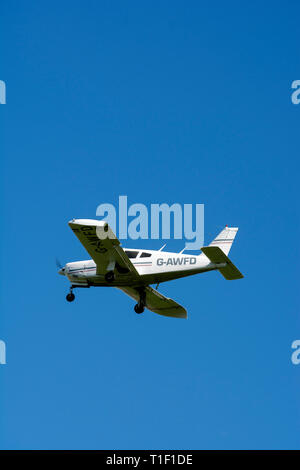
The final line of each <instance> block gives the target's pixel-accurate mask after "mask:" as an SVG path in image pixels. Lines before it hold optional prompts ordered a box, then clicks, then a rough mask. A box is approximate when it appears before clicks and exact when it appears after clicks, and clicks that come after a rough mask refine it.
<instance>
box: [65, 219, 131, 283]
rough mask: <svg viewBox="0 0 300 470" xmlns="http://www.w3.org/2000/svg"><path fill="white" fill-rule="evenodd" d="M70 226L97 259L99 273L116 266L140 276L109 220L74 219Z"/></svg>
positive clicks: (125, 271)
mask: <svg viewBox="0 0 300 470" xmlns="http://www.w3.org/2000/svg"><path fill="white" fill-rule="evenodd" d="M69 226H70V228H71V229H72V230H73V232H74V233H75V235H76V237H77V238H78V239H79V241H80V242H81V243H82V245H83V246H84V248H85V249H86V251H87V252H88V253H89V255H90V256H91V258H93V260H94V261H95V263H96V265H97V274H105V273H106V272H107V271H109V270H114V268H115V267H116V268H117V270H118V271H119V272H121V273H130V274H131V275H132V276H133V277H134V278H138V277H140V275H139V273H138V272H137V270H136V269H135V267H134V266H133V264H132V262H131V261H130V259H129V258H128V256H127V255H126V253H125V251H124V250H123V248H122V247H121V244H120V241H119V240H118V239H117V237H116V236H115V234H114V233H113V231H112V230H111V228H110V227H109V225H108V223H107V222H105V221H104V220H91V219H73V220H71V221H70V222H69Z"/></svg>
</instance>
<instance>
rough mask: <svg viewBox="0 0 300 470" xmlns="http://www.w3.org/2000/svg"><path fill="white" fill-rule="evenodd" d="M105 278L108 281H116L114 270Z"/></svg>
mask: <svg viewBox="0 0 300 470" xmlns="http://www.w3.org/2000/svg"><path fill="white" fill-rule="evenodd" d="M104 277H105V280H106V282H108V283H111V282H114V280H115V274H114V272H113V271H109V272H108V273H106V274H105V276H104Z"/></svg>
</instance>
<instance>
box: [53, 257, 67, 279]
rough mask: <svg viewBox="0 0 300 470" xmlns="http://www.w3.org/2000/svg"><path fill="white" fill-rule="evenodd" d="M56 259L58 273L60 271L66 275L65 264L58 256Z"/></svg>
mask: <svg viewBox="0 0 300 470" xmlns="http://www.w3.org/2000/svg"><path fill="white" fill-rule="evenodd" d="M55 261H56V266H57V268H58V273H59V274H62V275H65V268H64V266H63V265H62V264H61V262H60V261H59V259H58V258H56V260H55Z"/></svg>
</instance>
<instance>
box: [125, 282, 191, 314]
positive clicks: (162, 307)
mask: <svg viewBox="0 0 300 470" xmlns="http://www.w3.org/2000/svg"><path fill="white" fill-rule="evenodd" d="M119 289H121V290H122V291H123V292H125V294H127V295H129V296H130V297H132V298H133V299H135V300H136V301H137V302H138V301H139V299H140V294H139V291H138V289H135V288H134V287H128V286H126V287H119ZM145 292H146V299H145V300H146V307H147V308H148V309H149V310H151V312H154V313H158V314H159V315H164V316H166V317H176V318H187V312H186V310H185V308H183V307H182V306H181V305H179V304H178V303H177V302H175V301H174V300H172V299H169V298H167V297H165V296H164V295H162V294H161V293H160V292H158V291H157V290H155V289H153V288H152V287H150V286H147V287H145Z"/></svg>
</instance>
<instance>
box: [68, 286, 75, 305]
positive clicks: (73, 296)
mask: <svg viewBox="0 0 300 470" xmlns="http://www.w3.org/2000/svg"><path fill="white" fill-rule="evenodd" d="M66 299H67V301H68V302H73V300H74V299H75V295H74V294H73V290H72V287H71V288H70V292H69V293H68V294H67V295H66Z"/></svg>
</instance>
